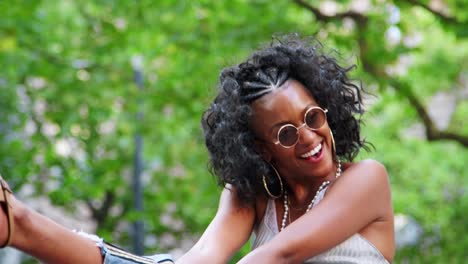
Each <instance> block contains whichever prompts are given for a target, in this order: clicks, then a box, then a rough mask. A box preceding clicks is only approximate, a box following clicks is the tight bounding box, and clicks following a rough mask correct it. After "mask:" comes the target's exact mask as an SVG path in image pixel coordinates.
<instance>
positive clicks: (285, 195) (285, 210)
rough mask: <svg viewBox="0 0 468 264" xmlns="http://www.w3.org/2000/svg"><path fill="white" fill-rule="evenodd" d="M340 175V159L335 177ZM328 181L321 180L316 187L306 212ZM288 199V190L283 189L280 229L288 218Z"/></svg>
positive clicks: (284, 225) (328, 183)
mask: <svg viewBox="0 0 468 264" xmlns="http://www.w3.org/2000/svg"><path fill="white" fill-rule="evenodd" d="M340 176H341V160H338V168H337V169H336V173H335V179H337V178H338V177H340ZM330 183H331V182H330V181H324V182H322V184H321V185H320V187H319V188H318V190H317V192H316V193H315V195H314V198H312V201H310V203H309V205H308V206H307V210H306V213H307V212H309V211H310V209H312V207H313V206H314V203H315V200H316V199H317V197H318V195H319V193H320V192H321V191H323V189H325V187H327V186H328V185H330ZM288 201H289V200H288V192H287V191H286V190H285V191H284V196H283V206H284V214H283V220H282V221H281V230H280V231H283V229H284V228H285V227H286V220H287V219H288V215H289V205H288Z"/></svg>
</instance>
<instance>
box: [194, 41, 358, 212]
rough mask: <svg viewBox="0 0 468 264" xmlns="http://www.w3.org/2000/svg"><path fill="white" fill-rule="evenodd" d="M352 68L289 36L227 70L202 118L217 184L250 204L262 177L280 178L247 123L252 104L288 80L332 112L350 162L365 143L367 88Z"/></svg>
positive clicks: (339, 145)
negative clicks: (353, 76) (362, 127)
mask: <svg viewBox="0 0 468 264" xmlns="http://www.w3.org/2000/svg"><path fill="white" fill-rule="evenodd" d="M353 68H354V65H353V66H350V67H342V66H340V65H339V64H338V62H337V60H336V58H335V57H334V56H331V55H330V54H326V53H325V52H324V49H323V46H322V45H321V43H320V42H319V41H318V40H316V39H304V38H300V37H299V36H297V35H287V36H283V37H278V38H274V40H273V41H272V42H271V43H270V45H269V46H267V47H265V48H263V49H260V50H258V51H256V52H254V53H253V54H252V55H251V56H250V57H249V58H248V59H247V60H246V61H245V62H243V63H240V64H239V65H236V66H233V67H227V68H225V69H223V71H222V72H221V75H220V84H219V91H218V95H217V96H216V98H215V99H214V101H213V102H212V104H211V105H210V107H209V108H208V109H207V110H206V111H205V113H204V115H203V117H202V120H201V123H202V128H203V131H204V135H205V143H206V146H207V148H208V151H209V154H210V163H211V164H210V165H211V171H212V173H213V174H214V175H216V176H217V178H218V183H219V184H220V185H221V186H225V185H226V184H228V183H229V184H231V186H232V187H234V190H236V192H237V194H238V197H239V198H240V200H241V201H242V202H244V203H245V204H252V203H253V202H254V201H255V197H256V196H257V194H259V193H260V192H265V191H264V189H263V186H262V185H261V183H262V176H263V175H265V176H266V178H267V182H269V183H272V182H274V181H277V179H276V175H275V174H274V172H273V171H272V170H271V167H270V165H269V164H268V163H267V162H266V161H265V160H264V159H263V158H262V156H261V155H260V153H258V152H257V151H256V149H255V147H254V140H255V134H254V132H253V131H252V129H251V128H250V126H249V122H250V119H251V117H252V108H251V104H252V103H253V102H254V101H255V100H257V99H259V98H261V97H262V96H263V95H265V94H268V93H269V92H271V91H272V89H274V88H275V87H279V86H281V85H282V84H283V83H284V82H285V81H286V80H288V79H295V80H297V81H299V82H300V83H302V84H303V85H304V86H305V87H306V89H307V90H308V91H309V92H310V93H311V94H312V96H313V97H314V98H315V100H316V101H317V103H318V104H319V105H320V106H321V107H322V108H326V109H328V110H329V111H328V113H327V121H328V125H329V126H330V128H331V129H332V131H333V134H334V139H335V144H336V154H337V155H338V156H340V157H341V159H343V160H347V161H352V160H353V158H354V157H355V156H356V155H357V154H358V152H359V150H360V149H361V147H366V146H365V145H366V144H367V143H366V142H365V141H364V140H362V139H361V136H360V124H361V115H362V114H363V112H364V110H363V103H362V97H361V95H362V93H363V90H362V89H361V88H360V87H359V86H357V85H356V84H354V83H353V82H352V81H351V80H350V79H349V77H348V75H347V74H348V72H349V71H350V70H352V69H353ZM366 149H367V148H366Z"/></svg>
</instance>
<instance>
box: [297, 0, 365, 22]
mask: <svg viewBox="0 0 468 264" xmlns="http://www.w3.org/2000/svg"><path fill="white" fill-rule="evenodd" d="M293 1H294V2H295V3H296V4H297V5H299V6H301V7H303V8H305V9H307V10H309V11H310V12H312V13H313V14H314V15H315V17H316V18H317V19H318V20H320V21H322V22H330V21H332V20H339V19H343V18H346V17H348V18H352V19H353V20H355V21H356V22H358V21H363V20H367V17H366V16H364V15H363V14H361V13H358V12H355V11H347V12H342V13H336V14H335V15H326V14H324V13H322V11H320V9H318V8H316V7H314V6H312V5H311V4H309V3H307V2H306V1H303V0H293Z"/></svg>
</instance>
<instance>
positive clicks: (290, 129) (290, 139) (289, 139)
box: [278, 125, 298, 147]
mask: <svg viewBox="0 0 468 264" xmlns="http://www.w3.org/2000/svg"><path fill="white" fill-rule="evenodd" d="M297 137H298V135H297V128H296V127H294V126H292V125H288V126H284V127H282V128H281V129H280V131H279V132H278V140H279V142H280V143H281V145H283V146H285V147H290V146H292V145H294V144H296V141H297Z"/></svg>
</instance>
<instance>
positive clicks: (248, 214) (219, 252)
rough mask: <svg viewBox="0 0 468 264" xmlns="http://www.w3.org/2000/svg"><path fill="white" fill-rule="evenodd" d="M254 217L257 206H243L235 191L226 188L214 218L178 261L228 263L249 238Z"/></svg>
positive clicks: (191, 263)
mask: <svg viewBox="0 0 468 264" xmlns="http://www.w3.org/2000/svg"><path fill="white" fill-rule="evenodd" d="M254 221H255V209H254V207H243V206H242V205H241V204H240V202H239V201H238V199H237V198H236V195H235V192H234V191H231V190H229V189H228V188H225V189H224V190H223V192H222V194H221V198H220V201H219V207H218V211H217V213H216V215H215V217H214V219H213V220H212V221H211V223H210V224H209V226H208V228H207V229H206V230H205V232H204V233H203V235H202V236H201V238H200V240H198V242H197V243H196V244H195V245H194V246H193V247H192V248H191V249H190V250H189V251H188V252H187V253H186V254H185V255H183V256H182V257H181V258H180V259H178V260H177V261H176V262H177V263H178V264H182V263H188V264H196V263H210V264H211V263H214V264H215V263H227V262H228V260H229V259H230V258H231V256H232V255H233V254H234V253H235V252H236V251H237V250H239V248H241V247H242V245H244V244H245V242H246V241H247V239H248V238H249V236H250V233H251V232H252V228H253V225H254Z"/></svg>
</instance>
